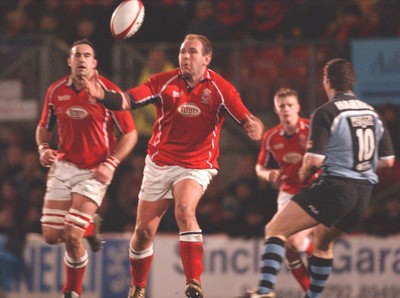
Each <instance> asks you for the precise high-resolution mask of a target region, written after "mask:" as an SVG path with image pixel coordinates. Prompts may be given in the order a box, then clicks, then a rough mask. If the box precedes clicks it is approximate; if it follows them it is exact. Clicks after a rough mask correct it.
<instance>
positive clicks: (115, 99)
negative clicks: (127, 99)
mask: <svg viewBox="0 0 400 298" xmlns="http://www.w3.org/2000/svg"><path fill="white" fill-rule="evenodd" d="M103 90H104V89H103ZM100 102H101V103H102V104H103V105H104V106H105V107H106V108H107V109H109V110H112V111H119V110H122V94H121V93H119V92H112V91H107V90H104V99H103V100H100Z"/></svg>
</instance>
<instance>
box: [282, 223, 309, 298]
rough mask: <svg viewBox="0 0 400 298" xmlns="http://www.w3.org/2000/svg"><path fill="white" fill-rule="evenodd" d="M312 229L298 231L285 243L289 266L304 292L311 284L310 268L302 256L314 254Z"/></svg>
mask: <svg viewBox="0 0 400 298" xmlns="http://www.w3.org/2000/svg"><path fill="white" fill-rule="evenodd" d="M311 231H312V229H307V230H304V231H301V232H298V233H296V234H294V235H292V236H291V237H289V238H288V240H287V242H286V244H285V247H286V254H285V257H286V263H287V267H288V269H289V270H290V272H291V273H292V275H293V277H294V278H295V279H296V280H297V282H298V283H299V284H300V286H301V288H302V289H303V290H304V292H306V291H307V289H308V287H309V285H310V277H309V275H308V268H307V266H306V264H305V263H304V261H303V258H302V257H303V255H304V254H305V255H306V256H307V258H309V257H311V255H312V252H313V243H312V241H311V240H310V239H309V237H308V236H309V235H310V233H311Z"/></svg>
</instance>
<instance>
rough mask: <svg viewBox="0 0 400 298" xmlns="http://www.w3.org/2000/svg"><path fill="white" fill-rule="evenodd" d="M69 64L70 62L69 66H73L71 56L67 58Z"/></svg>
mask: <svg viewBox="0 0 400 298" xmlns="http://www.w3.org/2000/svg"><path fill="white" fill-rule="evenodd" d="M67 64H68V66H71V58H70V57H68V58H67Z"/></svg>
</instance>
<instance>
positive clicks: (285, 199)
mask: <svg viewBox="0 0 400 298" xmlns="http://www.w3.org/2000/svg"><path fill="white" fill-rule="evenodd" d="M293 197H294V195H292V194H291V193H288V192H285V191H279V194H278V199H277V204H278V207H277V209H278V211H279V210H282V208H283V207H285V206H286V205H287V204H288V203H289V201H290V200H291V199H292V198H293Z"/></svg>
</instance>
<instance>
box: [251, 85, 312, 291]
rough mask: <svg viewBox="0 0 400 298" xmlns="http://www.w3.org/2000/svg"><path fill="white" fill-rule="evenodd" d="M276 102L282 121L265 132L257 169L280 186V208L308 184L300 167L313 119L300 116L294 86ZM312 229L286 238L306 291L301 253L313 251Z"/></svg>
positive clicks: (294, 271)
mask: <svg viewBox="0 0 400 298" xmlns="http://www.w3.org/2000/svg"><path fill="white" fill-rule="evenodd" d="M274 105H275V112H276V113H277V115H278V117H279V121H280V123H279V124H278V125H276V126H275V127H273V128H271V129H269V130H268V131H266V132H265V133H264V136H263V139H262V143H261V148H260V153H259V155H258V160H257V164H256V173H257V176H258V177H259V178H260V179H262V180H265V181H267V182H270V183H272V184H274V185H276V186H278V187H279V194H278V198H277V209H278V212H279V211H280V210H281V209H282V208H283V207H284V206H285V205H286V204H287V203H288V202H289V201H290V200H291V198H292V197H293V196H294V195H295V194H296V193H298V192H299V191H300V190H301V189H302V188H303V187H304V184H303V183H302V182H300V178H299V170H300V167H301V164H302V160H303V155H304V154H305V152H306V145H307V137H308V132H309V120H308V119H304V118H301V117H300V116H299V112H300V103H299V96H298V94H297V92H296V91H295V90H293V89H289V88H281V89H279V90H278V91H276V93H275V95H274ZM310 232H311V230H310V229H307V230H304V231H301V232H299V233H297V234H295V235H293V236H291V237H290V238H289V239H288V241H287V242H286V248H287V249H286V260H287V265H288V268H289V270H291V273H292V275H293V276H294V278H295V279H296V280H297V281H298V282H299V284H300V286H301V287H302V289H303V290H304V291H306V290H307V289H308V286H309V283H310V279H309V277H308V270H307V268H306V266H305V265H304V262H303V261H302V258H301V254H300V253H306V254H307V256H311V254H312V246H313V245H312V242H311V241H310V239H309V238H308V235H309V234H310Z"/></svg>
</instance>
